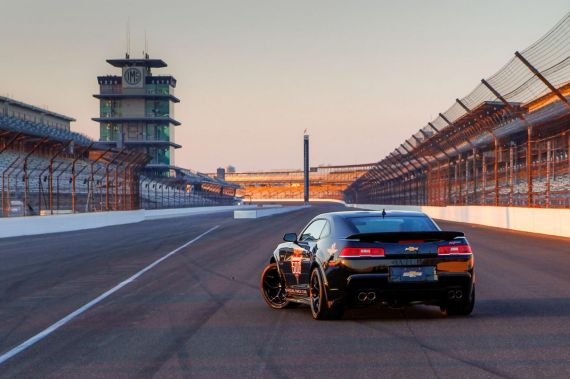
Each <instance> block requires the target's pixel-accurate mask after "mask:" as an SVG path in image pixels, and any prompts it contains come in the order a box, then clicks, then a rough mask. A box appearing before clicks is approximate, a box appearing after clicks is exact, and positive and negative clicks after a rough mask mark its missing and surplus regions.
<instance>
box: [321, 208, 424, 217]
mask: <svg viewBox="0 0 570 379" xmlns="http://www.w3.org/2000/svg"><path fill="white" fill-rule="evenodd" d="M366 216H382V211H341V212H328V213H322V214H320V215H319V216H317V217H331V218H342V219H346V218H350V217H366ZM402 216H407V217H429V216H428V215H426V214H425V213H423V212H418V211H399V210H394V211H392V210H387V211H386V214H385V215H384V217H402Z"/></svg>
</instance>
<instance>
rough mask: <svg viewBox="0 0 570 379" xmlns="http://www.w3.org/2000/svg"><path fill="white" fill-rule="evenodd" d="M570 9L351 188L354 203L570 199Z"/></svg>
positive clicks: (560, 204) (550, 202) (545, 203)
mask: <svg viewBox="0 0 570 379" xmlns="http://www.w3.org/2000/svg"><path fill="white" fill-rule="evenodd" d="M569 95H570V13H569V14H567V15H566V16H565V17H564V18H563V19H562V20H561V21H560V22H559V23H558V24H557V25H556V26H555V27H554V28H553V29H552V30H550V31H549V32H548V33H547V34H546V35H545V36H544V37H542V38H541V39H540V40H538V41H537V42H536V43H534V44H533V45H531V46H530V47H529V48H527V49H525V50H523V51H521V52H516V53H515V54H514V57H513V58H512V59H511V60H509V62H508V63H507V64H506V65H505V66H504V67H503V68H501V69H500V70H499V71H498V72H497V73H496V74H494V75H493V76H491V77H489V78H488V79H483V80H481V83H480V84H479V85H478V86H477V87H476V88H475V89H474V90H473V91H472V92H471V93H470V94H468V95H467V96H465V97H463V98H461V99H456V101H455V103H454V104H453V105H452V106H451V107H450V108H449V109H448V110H447V111H446V112H444V113H439V116H438V117H437V118H436V119H435V120H433V121H431V122H429V123H428V124H427V125H426V126H424V127H423V128H421V129H420V130H419V131H418V132H416V133H415V134H413V135H412V136H411V137H410V138H409V139H408V140H406V141H404V142H403V143H402V144H401V145H400V146H399V147H398V148H396V149H395V150H394V151H393V152H392V153H390V154H388V155H387V156H386V157H385V158H384V159H382V160H381V161H380V162H378V163H377V164H376V165H375V166H374V167H373V168H372V169H371V170H369V171H368V172H367V173H366V174H364V175H362V176H361V177H360V178H358V179H357V180H355V181H354V182H353V183H352V184H351V185H350V186H349V187H348V188H347V190H346V191H345V192H344V197H345V200H346V201H347V202H352V203H374V204H410V205H438V206H444V205H495V206H525V207H553V208H568V207H570V161H569V155H570V133H569V130H570V102H569V101H568V96H569Z"/></svg>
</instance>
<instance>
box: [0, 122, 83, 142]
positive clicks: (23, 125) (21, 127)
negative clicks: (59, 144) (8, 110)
mask: <svg viewBox="0 0 570 379" xmlns="http://www.w3.org/2000/svg"><path fill="white" fill-rule="evenodd" d="M0 130H7V131H10V132H15V133H21V134H24V135H29V136H36V137H45V136H47V137H49V138H50V139H53V140H57V141H69V140H72V141H74V142H75V143H76V144H78V145H84V146H87V145H89V144H91V143H92V142H93V140H92V139H91V138H89V137H87V136H85V135H83V134H80V133H76V132H71V131H69V130H66V129H59V128H52V127H50V126H47V125H44V124H39V123H35V122H31V121H26V120H22V119H20V118H17V117H11V116H4V115H0Z"/></svg>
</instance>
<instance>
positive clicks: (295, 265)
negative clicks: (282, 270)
mask: <svg viewBox="0 0 570 379" xmlns="http://www.w3.org/2000/svg"><path fill="white" fill-rule="evenodd" d="M302 262H303V249H294V250H293V255H292V256H291V272H292V273H293V275H294V276H295V279H297V283H299V277H300V276H301V264H302Z"/></svg>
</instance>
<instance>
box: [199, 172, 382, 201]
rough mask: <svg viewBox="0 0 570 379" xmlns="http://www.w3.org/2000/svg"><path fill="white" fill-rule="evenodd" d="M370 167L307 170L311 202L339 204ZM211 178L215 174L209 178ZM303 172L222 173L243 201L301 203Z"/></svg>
mask: <svg viewBox="0 0 570 379" xmlns="http://www.w3.org/2000/svg"><path fill="white" fill-rule="evenodd" d="M372 166H373V165H372V164H359V165H345V166H319V167H311V168H310V170H309V171H310V172H309V187H310V197H311V198H312V199H330V200H342V199H343V190H345V189H346V187H347V186H348V185H349V184H350V183H352V182H354V180H355V179H357V178H358V177H360V176H361V175H363V174H364V173H365V172H367V170H368V169H370V168H371V167H372ZM209 175H210V176H212V177H214V176H215V174H209ZM303 178H304V174H303V170H275V171H260V172H236V173H225V180H226V181H227V182H230V183H233V184H236V185H240V186H241V187H240V188H239V189H238V190H237V195H238V196H239V197H243V198H244V199H245V200H256V199H257V200H302V199H303V191H304V184H303Z"/></svg>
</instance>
